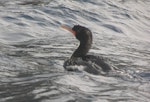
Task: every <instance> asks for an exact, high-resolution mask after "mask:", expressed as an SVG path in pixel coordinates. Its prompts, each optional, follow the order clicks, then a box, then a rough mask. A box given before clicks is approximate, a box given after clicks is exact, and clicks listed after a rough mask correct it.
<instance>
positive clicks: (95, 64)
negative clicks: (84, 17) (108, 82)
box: [61, 25, 113, 75]
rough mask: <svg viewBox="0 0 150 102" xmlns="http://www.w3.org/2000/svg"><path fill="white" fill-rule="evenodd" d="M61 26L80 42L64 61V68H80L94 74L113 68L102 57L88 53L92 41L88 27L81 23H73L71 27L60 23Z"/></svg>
mask: <svg viewBox="0 0 150 102" xmlns="http://www.w3.org/2000/svg"><path fill="white" fill-rule="evenodd" d="M61 28H63V29H65V30H68V31H70V32H71V33H72V34H73V35H74V36H75V37H76V39H77V40H79V42H80V44H79V46H78V48H77V49H76V50H75V51H74V52H73V54H72V56H71V57H70V58H69V59H68V60H66V61H65V62H64V65H63V67H64V68H65V69H66V70H68V71H77V70H79V69H80V68H81V69H83V70H85V71H86V72H88V73H91V74H96V75H97V74H100V73H101V72H102V71H103V72H109V71H111V70H113V67H112V66H111V65H109V64H108V63H107V62H105V60H104V58H103V57H101V56H97V55H91V54H88V52H89V50H90V49H91V47H92V42H93V36H92V32H91V30H90V29H88V28H87V27H84V26H81V25H74V26H73V27H70V26H67V25H61ZM73 66H74V67H73ZM75 66H76V67H78V68H76V67H75ZM79 66H80V67H79ZM81 66H82V67H81Z"/></svg>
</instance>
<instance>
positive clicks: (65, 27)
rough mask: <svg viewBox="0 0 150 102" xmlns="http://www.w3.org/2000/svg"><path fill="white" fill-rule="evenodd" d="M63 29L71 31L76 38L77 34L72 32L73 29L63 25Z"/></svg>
mask: <svg viewBox="0 0 150 102" xmlns="http://www.w3.org/2000/svg"><path fill="white" fill-rule="evenodd" d="M61 28H63V29H65V30H68V31H70V32H71V33H72V34H73V35H74V36H75V35H76V32H75V31H74V30H72V28H71V27H69V26H66V25H61Z"/></svg>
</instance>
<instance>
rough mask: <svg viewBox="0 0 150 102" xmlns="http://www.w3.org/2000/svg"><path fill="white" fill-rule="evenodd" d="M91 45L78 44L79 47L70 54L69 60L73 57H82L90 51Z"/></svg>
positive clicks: (87, 43) (89, 43)
mask: <svg viewBox="0 0 150 102" xmlns="http://www.w3.org/2000/svg"><path fill="white" fill-rule="evenodd" d="M91 46H92V43H91V42H90V41H86V42H80V45H79V47H78V48H77V49H76V50H75V52H74V53H73V54H72V56H71V58H73V57H84V56H85V55H86V54H87V53H88V51H89V50H90V48H91Z"/></svg>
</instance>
